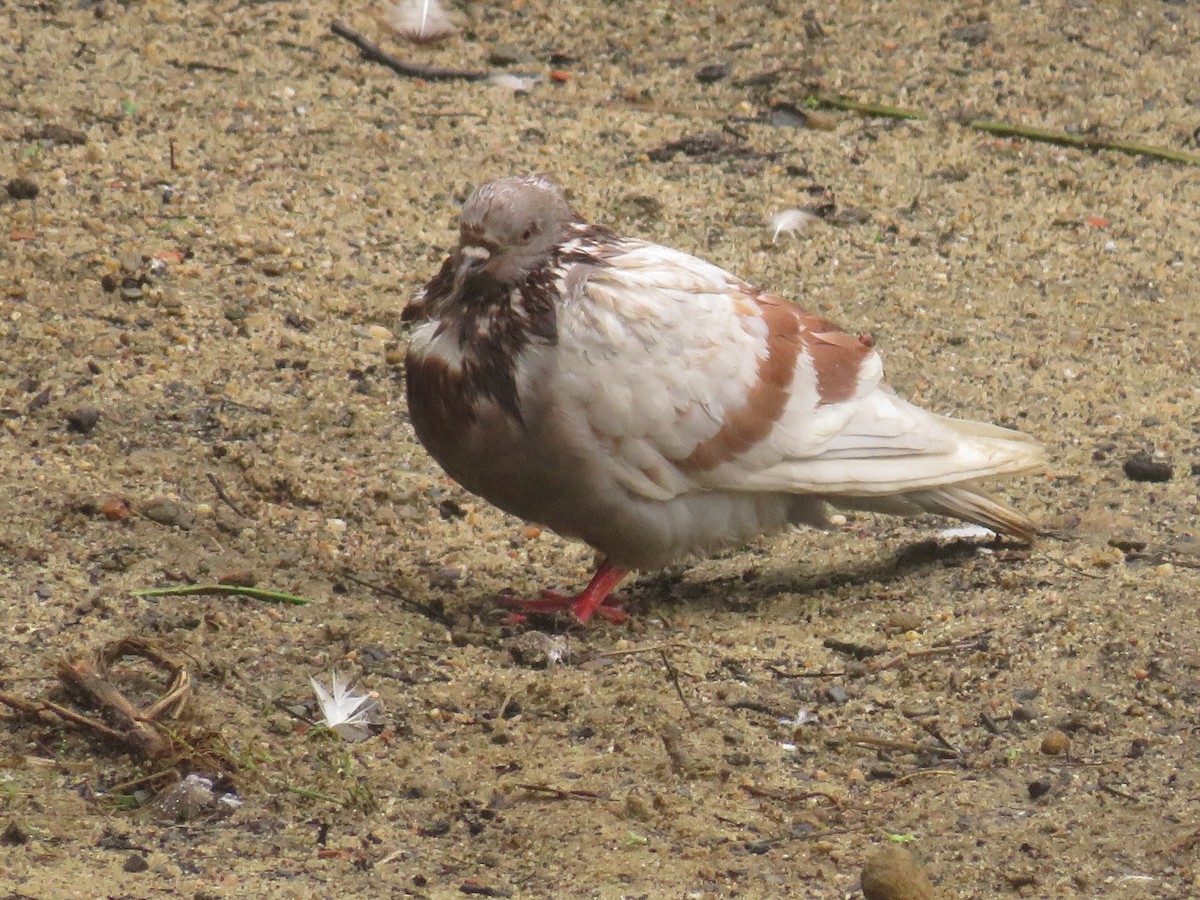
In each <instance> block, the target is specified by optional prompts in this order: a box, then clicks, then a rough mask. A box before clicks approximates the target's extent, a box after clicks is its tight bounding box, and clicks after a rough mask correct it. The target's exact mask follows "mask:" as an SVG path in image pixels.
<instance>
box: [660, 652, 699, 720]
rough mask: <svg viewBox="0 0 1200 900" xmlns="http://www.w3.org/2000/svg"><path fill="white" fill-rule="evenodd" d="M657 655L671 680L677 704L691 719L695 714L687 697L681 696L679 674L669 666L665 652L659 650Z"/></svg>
mask: <svg viewBox="0 0 1200 900" xmlns="http://www.w3.org/2000/svg"><path fill="white" fill-rule="evenodd" d="M658 655H659V656H660V657H661V658H662V662H663V665H664V666H666V667H667V677H669V678H670V679H671V684H673V685H675V694H676V695H677V696H678V697H679V702H680V703H682V704H683V708H684V709H686V710H687V711H688V715H689V716H691V717H692V718H693V719H694V718H695V717H696V713H695V712H694V711H693V710H692V707H691V704H690V703H688V702H687V697H685V696H683V687H682V686H681V685H680V684H679V673H678V672H676V671H675V667H674V666H673V665H671V658H670V657H669V656H667V651H666V650H661V649H660V650H659V651H658Z"/></svg>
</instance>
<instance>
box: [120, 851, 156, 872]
mask: <svg viewBox="0 0 1200 900" xmlns="http://www.w3.org/2000/svg"><path fill="white" fill-rule="evenodd" d="M121 868H123V869H124V870H125V871H126V872H145V871H146V870H147V869H148V868H150V863H148V862H146V857H144V856H142V855H141V854H140V853H135V854H133V855H132V856H130V857H128V858H127V859H126V860H125V865H124V866H122V867H121Z"/></svg>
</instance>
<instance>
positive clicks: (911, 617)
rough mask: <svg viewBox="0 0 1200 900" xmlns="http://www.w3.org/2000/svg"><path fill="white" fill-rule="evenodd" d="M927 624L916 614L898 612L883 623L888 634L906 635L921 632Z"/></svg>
mask: <svg viewBox="0 0 1200 900" xmlns="http://www.w3.org/2000/svg"><path fill="white" fill-rule="evenodd" d="M924 624H925V622H924V620H923V619H922V618H921V617H920V616H918V615H916V614H915V613H909V612H897V613H892V614H891V615H890V616H888V617H887V618H886V619H885V620H884V622H883V630H884V631H887V632H899V633H904V632H906V631H920V630H921V628H922V626H923V625H924Z"/></svg>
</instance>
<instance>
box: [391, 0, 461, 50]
mask: <svg viewBox="0 0 1200 900" xmlns="http://www.w3.org/2000/svg"><path fill="white" fill-rule="evenodd" d="M379 20H380V22H382V23H383V24H384V25H385V26H387V27H388V28H390V29H391V30H392V31H393V32H395V33H396V34H398V35H399V36H400V37H402V38H405V39H406V40H410V41H412V42H413V43H415V44H430V43H433V42H434V41H441V40H444V39H446V38H448V37H450V36H451V35H453V34H455V33H456V32H457V31H458V26H456V25H455V24H454V23H453V22H451V21H450V17H449V16H448V15H447V14H446V10H445V9H444V8H443V7H442V4H441V3H440V2H439V0H398V2H397V3H391V4H388V5H387V6H386V7H384V10H383V14H382V16H380V17H379Z"/></svg>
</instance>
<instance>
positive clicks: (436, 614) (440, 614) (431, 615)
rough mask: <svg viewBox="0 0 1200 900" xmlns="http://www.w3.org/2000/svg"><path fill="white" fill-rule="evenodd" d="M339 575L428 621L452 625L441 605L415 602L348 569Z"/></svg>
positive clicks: (387, 586) (389, 587) (392, 588)
mask: <svg viewBox="0 0 1200 900" xmlns="http://www.w3.org/2000/svg"><path fill="white" fill-rule="evenodd" d="M338 574H339V575H340V576H341V577H342V578H345V579H346V580H347V581H351V582H353V583H354V584H357V585H359V586H360V587H365V588H369V589H370V590H372V591H375V592H376V593H378V594H383V595H384V596H387V597H391V598H392V599H393V600H398V601H400V605H401V606H403V607H405V608H406V609H409V610H411V611H412V612H415V613H420V614H421V615H423V616H424V617H425V618H427V619H432V620H433V621H434V622H438V623H440V624H442V625H449V624H450V620H449V618H447V616H446V611H445V609H444V608H443V607H442V606H441V604H440V603H439V604H436V605H435V604H432V603H422V602H420V601H419V600H413V599H412V598H411V597H406V596H404V594H402V593H400V592H399V591H398V590H396V589H395V588H394V587H391V586H389V585H386V584H376V583H375V582H372V581H368V580H367V579H365V578H360V577H359V576H357V575H355V574H354V573H353V572H351V571H350V570H349V569H346V568H343V569H340V570H339V572H338Z"/></svg>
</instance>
